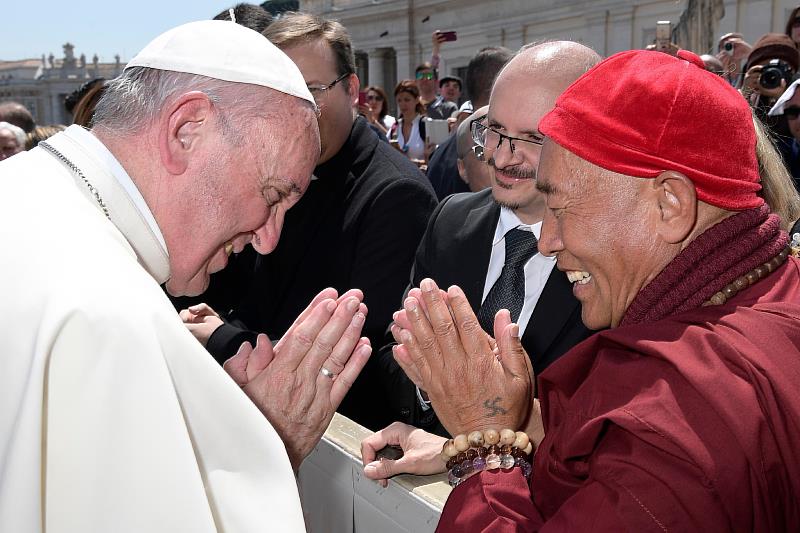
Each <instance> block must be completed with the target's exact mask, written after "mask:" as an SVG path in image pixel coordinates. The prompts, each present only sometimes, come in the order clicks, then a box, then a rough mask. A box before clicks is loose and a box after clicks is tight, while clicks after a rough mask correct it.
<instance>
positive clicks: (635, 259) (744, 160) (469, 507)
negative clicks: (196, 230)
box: [393, 51, 800, 532]
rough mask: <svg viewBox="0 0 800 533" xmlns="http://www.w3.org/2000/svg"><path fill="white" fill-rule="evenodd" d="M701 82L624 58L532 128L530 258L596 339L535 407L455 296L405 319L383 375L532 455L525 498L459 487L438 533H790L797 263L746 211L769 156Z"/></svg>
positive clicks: (760, 213)
mask: <svg viewBox="0 0 800 533" xmlns="http://www.w3.org/2000/svg"><path fill="white" fill-rule="evenodd" d="M702 67H703V65H702V62H701V61H700V59H699V58H698V57H697V56H695V55H694V54H691V53H686V52H680V53H679V54H678V57H672V56H668V55H666V54H661V53H658V52H645V51H630V52H623V53H621V54H617V55H615V56H612V57H610V58H609V59H607V60H605V61H604V62H602V63H600V64H599V65H598V66H597V67H595V68H593V69H592V70H590V71H589V72H588V73H587V74H585V75H584V76H583V77H581V78H580V79H579V80H578V81H576V82H575V83H574V84H573V85H572V86H571V87H570V88H569V89H567V91H566V92H565V93H564V94H563V95H562V96H561V97H560V98H559V99H558V101H557V103H556V107H555V109H554V110H553V111H552V112H551V113H550V114H548V115H547V116H545V117H544V118H543V119H542V121H540V130H541V132H542V133H544V134H545V135H547V137H548V140H547V141H546V142H545V145H544V147H543V149H542V154H541V158H540V164H539V171H538V177H537V180H538V181H537V187H538V188H539V190H541V191H542V192H543V193H544V194H545V195H546V197H547V207H548V213H547V215H546V217H545V220H544V225H543V228H542V238H541V239H540V242H539V250H540V251H541V252H542V253H545V254H554V255H556V256H557V258H558V268H559V269H561V270H565V271H567V273H568V276H569V278H570V279H571V280H573V282H574V289H573V290H574V293H575V295H576V297H577V298H578V299H579V300H580V301H581V303H582V306H583V307H582V313H583V315H582V316H583V320H584V322H585V323H586V325H587V326H589V327H591V328H593V329H602V328H605V327H608V328H611V329H608V330H607V331H603V332H600V333H597V334H596V335H594V336H593V337H591V338H590V339H588V340H586V341H584V342H583V343H582V344H580V345H578V346H576V347H575V348H574V349H573V350H571V352H569V353H568V354H566V355H565V356H564V357H562V358H561V359H560V360H559V361H557V362H556V363H554V364H553V365H551V366H550V367H549V368H548V369H547V370H546V371H545V372H544V373H543V374H542V375H541V376H539V377H538V386H539V396H540V398H541V404H539V402H538V401H537V400H533V399H532V397H533V396H532V394H531V384H530V374H529V369H528V367H526V361H527V360H528V359H527V356H525V354H524V353H523V352H522V349H521V346H519V339H518V338H517V337H516V336H515V335H516V334H517V331H518V330H517V328H516V326H515V325H514V324H512V323H510V319H509V317H508V313H507V312H504V311H501V312H500V313H498V315H497V317H496V320H495V338H496V339H497V341H496V342H495V341H494V340H493V339H491V338H488V337H486V336H481V334H480V333H479V332H480V328H479V327H476V323H477V322H476V320H475V318H474V314H473V313H472V310H471V309H470V308H469V305H468V304H466V300H465V298H464V296H463V292H461V291H460V289H458V288H457V287H451V288H450V289H449V290H448V291H447V292H446V293H444V292H442V291H440V290H438V288H437V287H436V286H435V284H433V282H432V281H431V280H426V281H425V282H423V284H422V287H421V288H422V290H416V291H415V292H412V293H411V295H410V297H409V298H408V299H407V300H406V302H405V308H404V310H403V311H401V313H400V314H399V315H398V317H397V320H396V325H395V327H394V329H393V333H394V334H395V336H396V338H397V340H398V342H399V343H402V344H401V345H400V346H398V347H397V348H396V349H395V357H396V359H397V360H398V362H399V363H400V364H401V365H402V366H403V367H404V369H405V370H406V371H407V372H408V373H409V375H410V376H412V379H414V381H416V382H418V383H420V384H421V385H422V386H423V387H422V388H424V390H426V392H427V393H428V396H429V397H430V399H431V402H432V405H433V407H434V409H435V410H436V412H437V415H438V417H439V419H440V421H441V422H442V423H443V424H444V426H445V427H446V428H447V429H448V431H449V432H450V433H451V434H453V435H456V434H466V433H469V432H471V431H473V430H486V429H488V428H495V429H500V428H502V427H509V428H511V429H514V430H525V431H527V432H528V434H529V435H531V436H532V437H534V440H535V441H536V442H537V444H538V448H537V449H536V452H535V458H534V466H533V473H532V475H531V477H530V481H529V482H528V481H527V480H526V479H525V477H524V476H523V471H522V469H521V468H519V467H513V468H510V469H494V470H484V471H482V472H480V473H478V474H476V475H472V476H471V477H468V478H466V479H465V480H464V481H463V482H462V483H460V484H458V486H456V487H455V489H454V490H453V492H452V494H451V495H450V498H449V500H448V502H447V505H446V506H445V508H444V511H443V513H442V517H441V521H440V524H439V529H438V531H443V532H454V531H491V532H497V531H499V532H505V531H543V532H544V531H636V532H638V531H764V532H768V531H769V532H773V531H797V530H800V261H798V259H796V258H795V257H794V256H793V255H795V253H796V249H792V248H790V247H789V246H788V245H789V241H788V235H787V234H786V232H784V231H782V230H781V224H780V220H779V218H778V217H777V216H776V215H774V214H771V213H770V210H769V206H768V205H766V204H765V203H764V201H763V199H762V197H761V196H760V194H759V190H760V182H761V180H762V179H766V178H767V177H766V176H762V175H761V174H760V172H761V168H766V166H765V165H763V164H762V165H760V164H759V163H763V161H759V160H758V158H757V151H756V144H757V142H758V143H762V145H761V146H759V153H760V154H766V155H762V156H761V157H777V154H776V152H775V150H774V149H773V148H771V147H768V146H767V147H766V148H765V147H764V146H763V143H764V142H768V141H767V140H766V139H765V138H759V137H758V135H757V131H756V129H755V127H754V123H753V120H752V115H751V112H750V109H749V107H748V105H747V103H746V102H745V101H744V100H743V99H742V98H741V96H740V95H739V94H738V93H736V91H734V90H733V89H732V88H731V87H730V86H728V85H727V84H726V83H725V82H724V81H723V80H721V79H720V78H719V77H717V76H714V75H713V74H710V73H708V72H706V71H704V70H703V68H702ZM498 149H501V148H498ZM534 326H535V325H534ZM540 409H541V415H539V410H540ZM542 434H543V435H544V437H543V439H542V438H541V435H542ZM406 452H407V453H408V450H406Z"/></svg>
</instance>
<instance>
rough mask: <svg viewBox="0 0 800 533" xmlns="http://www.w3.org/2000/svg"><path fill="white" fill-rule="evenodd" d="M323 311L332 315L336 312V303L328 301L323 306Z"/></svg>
mask: <svg viewBox="0 0 800 533" xmlns="http://www.w3.org/2000/svg"><path fill="white" fill-rule="evenodd" d="M325 310H326V311H328V312H329V313H333V312H334V311H335V310H336V302H334V301H333V300H330V301H329V302H328V303H326V304H325Z"/></svg>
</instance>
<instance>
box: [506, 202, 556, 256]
mask: <svg viewBox="0 0 800 533" xmlns="http://www.w3.org/2000/svg"><path fill="white" fill-rule="evenodd" d="M514 228H517V229H521V230H524V231H530V232H533V235H534V237H536V240H537V241H538V240H539V239H540V238H541V235H542V221H541V220H540V221H539V222H536V223H535V224H523V223H522V221H521V220H520V219H519V217H518V216H517V215H516V213H514V211H512V210H511V209H509V208H507V207H503V206H501V207H500V218H499V219H498V221H497V228H496V229H495V230H494V240H492V246H497V244H498V243H500V241H502V240H503V239H504V238H505V236H506V233H508V232H509V231H510V230H512V229H514ZM542 257H544V258H545V259H551V260H553V261H555V259H556V258H555V256H552V257H548V256H546V255H543V256H542Z"/></svg>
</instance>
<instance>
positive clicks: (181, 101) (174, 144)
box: [158, 91, 214, 175]
mask: <svg viewBox="0 0 800 533" xmlns="http://www.w3.org/2000/svg"><path fill="white" fill-rule="evenodd" d="M213 113H214V107H213V103H212V102H211V100H210V99H209V97H208V95H206V94H205V93H203V92H200V91H191V92H188V93H185V94H182V95H181V96H180V97H179V98H177V99H176V100H174V101H172V102H171V103H170V104H169V106H168V107H167V108H165V109H164V110H162V112H161V114H160V115H159V117H160V118H159V122H160V123H159V134H158V148H159V152H160V154H161V163H162V164H163V165H164V167H165V168H166V169H167V171H168V172H169V173H170V174H173V175H180V174H183V173H184V172H185V171H186V168H187V167H188V166H189V161H190V160H191V157H192V155H193V154H196V153H197V151H198V149H199V148H200V146H202V145H203V144H204V141H207V140H208V139H207V137H209V136H210V135H212V134H213V133H214V132H213V131H211V130H212V127H213V126H211V124H212V122H213V121H212V120H211V118H212V116H213Z"/></svg>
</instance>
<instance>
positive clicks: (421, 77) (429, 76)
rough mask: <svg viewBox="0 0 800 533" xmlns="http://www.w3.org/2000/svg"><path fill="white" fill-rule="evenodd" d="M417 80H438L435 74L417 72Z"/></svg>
mask: <svg viewBox="0 0 800 533" xmlns="http://www.w3.org/2000/svg"><path fill="white" fill-rule="evenodd" d="M417 79H418V80H435V79H436V78H435V77H434V76H433V72H417Z"/></svg>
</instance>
